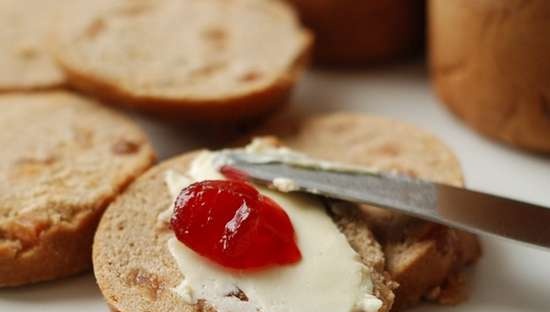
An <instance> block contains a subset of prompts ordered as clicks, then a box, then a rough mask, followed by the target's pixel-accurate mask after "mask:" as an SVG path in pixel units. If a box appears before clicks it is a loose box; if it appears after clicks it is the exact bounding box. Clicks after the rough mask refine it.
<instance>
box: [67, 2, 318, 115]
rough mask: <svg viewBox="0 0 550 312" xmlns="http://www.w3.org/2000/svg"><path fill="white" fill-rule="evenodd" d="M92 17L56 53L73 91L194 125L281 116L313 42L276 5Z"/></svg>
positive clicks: (191, 5) (127, 9)
mask: <svg viewBox="0 0 550 312" xmlns="http://www.w3.org/2000/svg"><path fill="white" fill-rule="evenodd" d="M68 20H71V19H68ZM87 20H88V21H89V22H88V23H84V25H81V26H80V29H79V30H78V31H71V32H69V33H70V34H64V35H63V36H61V40H60V41H59V43H58V46H57V49H56V51H57V56H58V60H59V62H60V64H61V66H62V68H63V69H64V71H65V74H66V75H67V79H68V81H69V83H70V84H71V85H72V86H73V87H75V88H77V89H79V90H81V91H84V92H87V93H91V94H93V95H95V96H98V97H103V98H107V99H111V100H114V101H112V102H116V103H125V104H127V105H129V106H133V107H136V108H139V109H143V110H146V111H151V112H155V113H158V114H161V115H168V116H177V117H178V118H182V119H186V120H192V121H235V120H240V119H247V118H253V117H257V116H259V115H263V114H265V113H267V112H270V111H272V110H275V109H276V108H278V107H279V106H281V105H282V104H284V103H285V102H286V100H287V98H288V96H289V95H290V92H291V89H292V88H293V86H294V84H295V82H296V81H297V79H298V78H299V76H301V73H302V71H303V69H304V67H305V65H306V63H307V59H308V54H309V53H308V52H309V50H310V45H311V42H312V37H311V35H310V34H309V32H308V31H306V30H305V29H304V28H302V26H301V25H300V23H299V21H298V19H297V17H296V16H295V14H294V11H293V10H292V8H290V7H289V6H288V5H286V4H285V3H282V2H281V1H277V0H263V1H257V0H233V1H225V0H203V1H197V0H159V1H148V0H133V1H129V0H126V1H122V2H114V3H113V4H112V7H110V8H103V9H102V10H97V14H95V16H91V17H90V16H89V14H88V16H87Z"/></svg>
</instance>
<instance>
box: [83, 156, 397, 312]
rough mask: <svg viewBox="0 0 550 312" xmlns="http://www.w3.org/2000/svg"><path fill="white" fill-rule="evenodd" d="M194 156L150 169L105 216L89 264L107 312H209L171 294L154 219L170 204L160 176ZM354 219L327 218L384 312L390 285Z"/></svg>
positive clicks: (173, 273)
mask: <svg viewBox="0 0 550 312" xmlns="http://www.w3.org/2000/svg"><path fill="white" fill-rule="evenodd" d="M194 155H195V154H194V153H189V154H185V155H183V156H179V157H176V158H174V159H171V160H168V161H165V162H163V163H161V164H160V165H158V166H156V167H154V168H152V169H150V170H149V171H148V172H147V173H146V174H144V175H143V176H141V177H140V178H138V179H137V180H136V181H135V182H134V183H132V184H131V185H130V186H129V187H128V189H127V190H126V191H125V192H124V194H123V195H121V196H120V197H119V198H117V200H116V201H115V202H114V203H113V204H111V206H110V207H109V209H107V211H106V212H105V215H104V216H103V218H102V220H101V222H100V225H99V227H98V230H97V233H96V237H95V241H94V249H93V260H94V272H95V275H96V279H97V283H98V285H99V287H100V289H101V291H102V293H103V295H104V296H105V299H106V300H107V303H108V304H109V306H111V308H112V309H113V311H119V312H131V311H158V312H162V311H188V312H203V311H205V312H215V311H214V310H213V309H212V307H211V306H209V305H208V303H207V302H204V301H199V302H198V304H197V305H189V304H186V303H185V302H184V301H183V300H182V299H181V298H180V297H179V295H177V294H176V293H175V292H174V291H173V290H172V289H173V288H175V287H176V286H178V285H179V284H180V283H181V281H182V278H183V276H182V274H181V272H180V270H179V269H178V267H177V266H176V263H175V262H174V260H173V257H172V255H171V254H170V253H169V251H168V248H167V240H168V239H169V238H170V237H173V232H172V231H171V230H169V229H168V228H166V226H163V225H162V223H160V222H159V215H160V214H161V213H162V212H164V211H166V208H167V207H170V205H171V204H172V201H173V199H172V196H171V195H170V194H169V192H168V188H167V187H166V184H165V180H164V179H165V173H166V171H168V170H175V171H178V172H186V171H187V170H188V166H189V164H190V163H191V161H192V160H193V158H194ZM354 218H355V216H354V215H353V213H340V214H335V215H334V216H333V220H334V221H335V222H336V223H337V225H338V226H339V227H340V229H341V231H342V232H343V233H344V234H345V235H346V237H347V238H348V241H349V242H350V245H351V247H352V248H354V249H355V250H356V251H357V252H358V253H359V254H360V255H361V256H362V261H363V263H364V264H365V265H366V267H367V268H369V270H370V271H371V278H372V280H373V284H374V294H375V295H376V296H377V297H378V298H380V299H381V300H382V301H383V303H384V305H383V307H382V308H381V309H380V312H387V311H389V309H390V307H391V304H392V302H393V298H394V296H393V292H392V289H393V288H394V287H395V284H394V283H393V282H392V281H390V280H389V279H388V276H387V274H386V273H385V272H384V255H383V252H382V249H381V247H380V245H379V244H378V243H377V242H376V240H374V237H373V235H372V234H371V232H370V230H369V229H368V227H367V224H366V223H362V224H360V225H358V226H354V227H351V226H350V224H352V221H351V220H353V219H354ZM319 239H322V238H319ZM319 273H320V274H322V272H319Z"/></svg>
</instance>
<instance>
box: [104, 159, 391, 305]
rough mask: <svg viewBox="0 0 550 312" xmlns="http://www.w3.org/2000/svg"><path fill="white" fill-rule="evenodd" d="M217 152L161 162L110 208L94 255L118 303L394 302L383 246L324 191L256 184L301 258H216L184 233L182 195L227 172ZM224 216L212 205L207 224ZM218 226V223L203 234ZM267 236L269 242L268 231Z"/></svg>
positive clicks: (107, 290) (108, 296) (106, 290)
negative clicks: (251, 262) (277, 261)
mask: <svg viewBox="0 0 550 312" xmlns="http://www.w3.org/2000/svg"><path fill="white" fill-rule="evenodd" d="M215 155H217V152H210V151H199V152H195V153H190V154H186V155H183V156H180V157H177V158H174V159H172V160H169V161H166V162H164V163H162V164H160V165H158V166H157V167H155V168H153V169H151V170H150V171H149V172H147V173H146V174H145V175H144V176H142V177H140V178H139V179H138V180H137V181H136V182H135V183H133V184H132V185H131V186H130V187H129V189H128V190H127V192H125V193H124V194H123V195H122V196H121V197H120V198H118V199H117V200H116V201H115V202H114V203H113V204H112V205H111V206H110V208H109V209H108V211H107V213H106V215H105V216H104V218H103V219H102V221H101V223H100V226H99V229H98V232H97V234H96V238H95V242H94V255H93V258H94V271H95V274H96V278H97V281H98V285H99V287H100V289H101V291H102V292H103V295H104V296H105V298H106V299H107V302H108V303H109V305H110V306H112V307H113V309H115V310H117V311H121V312H126V311H175V310H177V311H217V312H229V311H274V312H277V311H318V312H321V311H334V310H342V311H345V310H347V311H366V312H376V311H388V310H389V308H390V307H391V304H392V301H393V292H392V289H393V288H394V286H395V284H394V283H393V282H392V281H390V280H389V279H388V277H387V274H386V273H385V272H384V257H383V253H382V250H381V248H380V245H379V244H378V243H377V242H376V241H375V240H374V238H373V236H372V234H371V232H370V231H369V229H368V228H367V226H366V224H364V223H362V224H359V225H358V226H354V225H353V222H354V221H353V216H352V215H353V214H352V213H351V212H350V213H347V212H345V210H344V212H343V213H339V214H336V215H334V216H333V217H332V218H331V216H330V215H329V214H328V213H327V211H326V207H325V204H324V203H323V202H322V201H321V200H319V199H318V198H313V197H309V196H304V195H297V194H283V193H280V192H276V191H273V190H268V189H267V188H262V187H259V186H255V187H256V188H257V189H258V190H259V191H260V193H261V194H262V196H267V197H268V198H270V200H272V201H274V202H276V203H277V204H278V205H280V207H282V209H283V210H284V211H285V212H286V213H287V214H288V216H289V218H290V222H291V223H292V224H293V226H294V230H295V233H296V240H297V246H298V248H299V250H300V252H301V255H302V256H301V260H300V261H298V262H297V263H292V264H285V265H275V266H270V267H262V268H259V269H258V268H253V269H249V270H246V269H235V268H233V267H227V266H223V265H220V264H219V263H215V262H213V261H212V260H211V259H209V258H207V257H204V256H202V255H200V254H199V253H198V252H197V253H196V252H195V251H194V250H192V249H191V247H188V245H186V244H183V243H182V242H181V241H179V240H178V239H179V236H175V234H174V233H175V231H176V229H175V228H174V224H173V223H171V222H170V220H172V221H173V220H174V216H173V211H174V202H175V201H176V198H177V197H178V194H179V193H180V192H181V190H182V188H184V187H186V186H188V185H189V184H190V183H195V182H201V181H208V180H212V179H214V180H224V179H226V178H225V177H224V176H223V175H221V174H220V173H219V172H218V171H217V169H216V168H215V166H214V157H215ZM191 185H193V184H191ZM219 192H223V190H219ZM182 196H183V195H180V198H181V197H182ZM183 197H185V196H183ZM201 198H206V195H204V196H202V197H201ZM179 200H180V199H178V200H177V201H179ZM217 200H219V201H221V199H217ZM203 204H204V205H208V203H207V202H204V203H203ZM247 205H248V206H250V207H253V205H251V204H250V203H248V204H247ZM247 205H243V206H242V207H246V206H247ZM176 206H177V204H176ZM242 207H241V208H242ZM186 209H188V208H186ZM189 209H191V208H189ZM204 209H206V208H204ZM239 211H240V210H239ZM253 215H254V212H250V213H248V212H247V213H246V214H244V216H243V214H242V213H240V212H239V213H235V217H234V218H233V219H232V221H231V222H228V223H227V225H226V226H225V228H226V229H227V228H230V227H231V224H233V226H234V223H235V219H236V220H239V218H241V219H246V218H251V217H250V216H253ZM171 216H172V217H171ZM171 218H172V219H171ZM216 218H218V216H217V215H216V214H215V213H212V214H210V215H209V217H208V220H209V221H208V222H207V224H206V225H204V226H205V227H207V226H208V224H210V223H212V222H215V220H216ZM270 220H272V218H268V219H267V222H269V221H270ZM251 221H252V220H251ZM265 221H266V219H264V222H265ZM193 222H195V224H194V225H197V224H196V223H197V222H200V218H199V217H197V216H196V215H195V216H194V217H193ZM239 222H241V221H239ZM253 222H254V224H256V223H255V222H258V223H261V222H262V221H258V220H256V219H254V221H253ZM237 223H238V222H237ZM192 225H193V224H192ZM198 226H201V227H202V226H203V224H202V223H200V224H198ZM265 228H273V227H271V225H269V226H266V227H265ZM265 228H264V229H265ZM274 229H275V231H276V233H278V234H277V235H276V236H277V237H278V236H279V235H283V230H282V229H280V228H274ZM212 232H215V230H210V231H208V232H205V233H202V235H204V236H207V235H210V234H209V233H212ZM262 233H263V234H265V233H264V232H263V231H262V230H260V231H258V232H257V233H256V234H254V235H252V236H251V237H248V238H247V239H244V241H245V242H241V243H242V244H243V245H244V246H248V245H247V244H248V243H250V242H249V240H250V241H253V240H254V239H255V238H256V237H258V236H261V235H263V234H262ZM238 235H240V234H235V236H236V237H238ZM222 239H225V238H223V237H222V238H220V241H221V240H222ZM262 242H263V243H264V244H266V240H262ZM214 244H216V243H214ZM243 245H241V247H242V246H243ZM201 246H202V247H203V248H206V247H208V246H210V245H208V246H205V245H201ZM243 248H244V247H243ZM264 249H265V248H263V247H262V246H261V245H259V247H258V246H256V248H255V249H253V250H252V253H253V254H254V253H260V256H261V255H263V254H264V253H265V252H267V251H270V250H271V251H272V250H273V249H265V250H264ZM239 255H240V256H238V257H237V258H236V259H238V260H239V261H245V262H246V261H247V259H246V258H244V259H243V257H246V256H245V255H243V254H239ZM248 256H250V254H249V253H248ZM274 256H275V257H276V256H278V252H276V253H275V254H274Z"/></svg>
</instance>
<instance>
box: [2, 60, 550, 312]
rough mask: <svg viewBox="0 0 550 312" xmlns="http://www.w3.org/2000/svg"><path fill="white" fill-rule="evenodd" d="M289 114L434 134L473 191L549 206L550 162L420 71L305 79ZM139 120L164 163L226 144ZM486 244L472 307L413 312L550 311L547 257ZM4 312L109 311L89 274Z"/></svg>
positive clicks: (46, 287) (9, 304)
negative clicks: (454, 111) (494, 135)
mask: <svg viewBox="0 0 550 312" xmlns="http://www.w3.org/2000/svg"><path fill="white" fill-rule="evenodd" d="M290 109H291V110H292V112H293V113H298V114H300V113H305V112H307V113H311V112H329V111H339V110H352V111H361V112H368V113H370V114H377V115H385V116H390V117H393V118H397V119H400V120H403V121H407V122H409V123H413V124H416V125H417V126H419V127H421V128H424V129H426V130H430V131H431V132H433V133H435V134H436V135H437V136H439V137H440V138H441V139H442V140H443V141H445V142H446V143H447V144H448V145H449V146H450V147H451V148H452V149H453V150H454V151H455V152H456V154H457V155H458V157H459V159H460V161H461V163H462V165H463V169H464V173H465V176H466V182H467V185H468V186H469V187H471V188H476V189H480V190H484V191H489V192H493V193H498V194H501V195H506V196H508V197H514V198H517V199H523V200H527V201H531V202H535V203H539V204H543V205H546V206H549V207H550V157H546V158H545V157H542V156H537V155H533V154H527V153H523V152H519V151H517V150H514V149H510V148H508V147H506V146H502V145H500V144H498V143H494V142H492V141H490V140H487V139H485V138H483V137H480V136H478V135H477V134H475V133H474V132H472V131H471V130H469V129H468V128H466V127H464V126H463V124H462V123H461V122H460V121H458V120H456V119H455V118H454V117H453V116H451V115H450V114H449V113H448V112H447V111H445V109H443V108H442V107H441V105H439V104H438V101H437V99H436V98H435V96H434V94H433V92H432V90H431V89H430V86H429V81H428V78H427V73H426V71H425V69H424V67H423V65H421V64H410V65H393V66H389V67H383V68H382V67H380V68H375V69H370V70H368V71H354V72H334V71H314V72H311V73H308V74H307V76H306V79H305V80H304V81H303V82H302V84H300V86H299V88H298V89H297V92H296V94H295V97H294V98H293V100H292V103H291V106H290ZM136 118H137V119H139V122H140V123H141V124H142V125H143V126H144V127H145V129H146V130H147V131H148V133H149V135H150V136H151V138H152V139H153V143H154V144H155V147H156V149H157V151H158V154H159V158H160V159H165V158H166V157H170V156H173V155H177V154H178V153H180V152H184V151H187V150H189V149H192V148H196V147H202V146H203V145H205V144H208V145H216V144H218V143H220V142H221V141H222V140H221V139H220V138H216V137H212V134H210V135H209V136H206V135H205V134H204V132H203V131H202V130H196V129H195V130H192V129H186V128H185V127H175V126H173V125H172V126H169V125H166V124H163V123H161V122H159V121H157V120H152V119H144V118H143V117H139V116H136ZM549 139H550V134H549ZM518 222H528V220H518ZM549 226H550V224H549ZM483 244H484V257H483V258H482V260H481V262H480V263H479V264H478V265H477V266H476V267H475V268H474V269H473V270H471V275H472V280H471V284H472V295H471V298H470V300H469V301H468V302H467V303H465V304H463V305H460V306H458V307H454V308H449V307H439V306H430V305H424V306H422V307H420V308H418V309H416V310H415V311H418V312H423V311H434V312H436V311H453V312H466V311H468V312H492V311H494V312H511V311H539V312H548V311H550V251H542V250H535V249H532V248H529V247H524V246H518V245H516V244H514V243H510V242H508V241H495V240H493V239H490V240H488V239H484V240H483ZM0 311H1V312H8V311H10V312H11V311H21V312H27V311H42V312H75V311H78V312H87V311H101V312H105V311H108V309H107V307H106V305H105V304H104V302H103V300H102V297H101V294H100V293H99V290H98V289H97V286H96V285H95V282H94V279H93V276H92V274H91V273H90V274H87V275H82V276H79V277H75V278H70V279H66V280H62V281H58V282H53V283H45V284H41V285H37V286H32V287H24V288H18V289H11V290H0ZM126 312H132V311H126ZM136 312H137V311H136ZM266 312H269V311H266Z"/></svg>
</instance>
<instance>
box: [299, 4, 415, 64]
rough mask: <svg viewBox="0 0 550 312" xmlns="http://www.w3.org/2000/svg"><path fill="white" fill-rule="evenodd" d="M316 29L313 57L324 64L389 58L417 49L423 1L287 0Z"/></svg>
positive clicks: (367, 62)
mask: <svg viewBox="0 0 550 312" xmlns="http://www.w3.org/2000/svg"><path fill="white" fill-rule="evenodd" d="M288 1H289V2H290V3H292V4H294V5H295V6H296V8H297V9H298V11H299V12H300V15H301V17H302V19H303V21H304V23H305V24H306V25H307V26H308V27H311V29H313V30H314V31H315V35H316V39H315V45H316V46H315V50H314V52H315V56H316V58H317V60H318V61H319V62H321V63H327V64H349V65H351V64H371V63H377V62H383V61H390V60H392V59H394V58H396V57H399V56H402V55H403V54H406V53H408V52H411V51H413V50H414V49H415V48H420V46H421V42H422V38H423V30H424V0H362V1H355V0H288Z"/></svg>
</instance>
